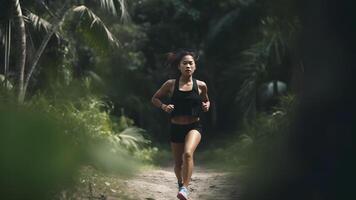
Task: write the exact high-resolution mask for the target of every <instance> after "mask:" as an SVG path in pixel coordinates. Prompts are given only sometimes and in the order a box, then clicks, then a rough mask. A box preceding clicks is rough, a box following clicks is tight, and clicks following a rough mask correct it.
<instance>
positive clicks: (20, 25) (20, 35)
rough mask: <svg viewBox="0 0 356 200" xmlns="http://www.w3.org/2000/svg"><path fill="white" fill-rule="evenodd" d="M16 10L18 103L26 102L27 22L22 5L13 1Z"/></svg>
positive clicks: (15, 0) (17, 0) (17, 1)
mask: <svg viewBox="0 0 356 200" xmlns="http://www.w3.org/2000/svg"><path fill="white" fill-rule="evenodd" d="M11 2H12V6H13V8H14V11H15V12H14V16H15V17H14V32H15V34H16V35H17V37H16V39H15V49H16V54H17V56H16V60H15V68H16V70H19V73H18V101H19V103H22V102H23V101H24V90H23V89H24V87H23V86H24V77H25V63H26V31H25V22H24V19H23V15H22V11H21V5H20V1H19V0H12V1H11Z"/></svg>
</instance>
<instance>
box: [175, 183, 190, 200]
mask: <svg viewBox="0 0 356 200" xmlns="http://www.w3.org/2000/svg"><path fill="white" fill-rule="evenodd" d="M177 198H178V199H180V200H188V189H187V188H186V187H184V186H182V187H181V188H180V189H179V192H178V194H177Z"/></svg>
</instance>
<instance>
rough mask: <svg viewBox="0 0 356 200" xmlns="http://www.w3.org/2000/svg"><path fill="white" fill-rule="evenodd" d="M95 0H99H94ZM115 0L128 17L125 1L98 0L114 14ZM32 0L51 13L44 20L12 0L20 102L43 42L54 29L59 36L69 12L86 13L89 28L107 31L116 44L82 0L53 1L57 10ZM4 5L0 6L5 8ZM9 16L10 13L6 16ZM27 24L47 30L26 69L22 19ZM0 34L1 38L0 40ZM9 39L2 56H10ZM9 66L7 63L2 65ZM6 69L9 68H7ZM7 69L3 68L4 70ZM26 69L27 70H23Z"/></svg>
mask: <svg viewBox="0 0 356 200" xmlns="http://www.w3.org/2000/svg"><path fill="white" fill-rule="evenodd" d="M94 2H98V1H94ZM116 2H117V3H118V4H119V6H120V9H121V18H122V19H125V18H126V17H127V12H126V6H125V1H124V0H99V3H100V7H101V8H103V9H105V10H106V11H107V12H109V13H110V14H113V15H115V16H116V15H117V10H116V7H117V6H116V4H115V3H116ZM34 3H37V4H36V5H37V6H39V5H41V6H43V7H44V8H45V9H46V10H47V11H48V13H49V14H50V18H51V19H50V20H45V18H41V17H40V16H38V15H36V14H34V13H31V12H29V11H27V12H26V13H25V14H24V15H23V12H22V10H23V8H21V5H20V1H19V0H11V6H12V7H13V8H15V9H14V13H15V14H14V16H15V17H14V20H13V23H12V25H13V27H14V32H16V33H18V35H19V36H18V37H17V38H19V40H16V41H17V43H16V46H15V47H14V49H16V50H18V51H19V55H17V58H16V59H15V60H16V61H17V64H16V66H17V68H16V69H18V70H19V76H18V85H17V87H18V100H19V102H20V103H21V102H23V101H24V98H25V96H26V91H27V88H28V84H29V82H30V80H31V77H32V74H33V72H34V71H35V69H36V66H37V64H38V61H39V59H40V57H41V55H42V54H43V52H44V50H45V48H46V46H47V45H48V42H49V41H50V39H51V38H52V36H53V35H54V34H55V33H56V35H57V36H59V37H60V36H61V34H60V33H61V32H63V30H62V28H61V26H62V25H63V22H64V21H65V20H67V19H69V18H70V17H68V16H71V14H72V13H79V15H76V16H77V17H79V18H81V17H82V16H84V15H86V16H87V18H86V19H89V20H91V23H90V24H91V25H90V27H91V28H99V29H102V30H104V33H105V34H106V36H107V38H108V41H109V42H111V43H113V44H114V45H118V40H117V39H116V38H115V36H114V35H113V34H112V33H111V32H110V30H109V29H108V28H107V26H106V25H105V23H104V22H103V21H102V20H101V19H100V18H99V17H98V16H97V15H96V14H95V13H94V12H93V11H92V10H91V9H89V8H88V7H87V6H85V5H83V4H80V3H83V1H77V0H66V1H65V2H64V3H60V4H59V3H58V2H57V3H56V4H55V5H56V7H59V6H60V8H59V9H56V10H51V9H50V8H49V6H48V5H47V4H46V3H45V1H36V2H34ZM5 9H6V8H1V10H5ZM8 18H9V19H10V18H11V17H10V16H8ZM24 19H26V22H27V23H28V24H31V25H34V26H36V27H37V28H39V27H42V28H43V30H46V31H47V32H46V35H45V36H44V37H43V39H42V42H41V44H40V46H39V48H38V49H37V50H36V52H35V53H34V56H33V57H31V58H29V63H30V64H29V66H28V69H27V70H25V63H26V28H25V20H24ZM1 33H4V31H3V30H1V31H0V37H2V38H4V37H5V35H6V34H1ZM2 38H1V40H2ZM8 41H10V40H8ZM10 46H11V44H10V42H8V43H6V44H5V49H6V51H5V53H6V55H5V58H7V59H8V57H9V49H10ZM5 66H8V65H5ZM7 69H8V68H7ZM5 71H6V70H5ZM25 72H27V74H25Z"/></svg>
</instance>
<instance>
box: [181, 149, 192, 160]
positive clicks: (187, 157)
mask: <svg viewBox="0 0 356 200" xmlns="http://www.w3.org/2000/svg"><path fill="white" fill-rule="evenodd" d="M191 159H193V152H190V151H186V152H184V153H183V160H191Z"/></svg>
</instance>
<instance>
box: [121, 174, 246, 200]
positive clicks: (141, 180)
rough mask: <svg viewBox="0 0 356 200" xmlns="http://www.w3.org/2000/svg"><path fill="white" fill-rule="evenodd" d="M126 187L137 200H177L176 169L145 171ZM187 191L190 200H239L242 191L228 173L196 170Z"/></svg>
mask: <svg viewBox="0 0 356 200" xmlns="http://www.w3.org/2000/svg"><path fill="white" fill-rule="evenodd" d="M125 185H126V187H127V191H128V192H129V193H130V194H132V195H134V196H135V198H137V200H177V197H176V195H177V192H178V188H177V181H176V178H175V175H174V173H173V167H172V168H161V169H149V170H145V171H142V172H140V173H139V174H137V175H136V176H135V177H133V178H131V179H129V180H126V181H125ZM188 189H189V191H190V195H189V200H230V199H231V200H238V199H239V192H238V191H239V188H238V186H237V185H236V184H235V183H234V182H233V181H232V176H231V174H230V173H228V172H218V171H215V170H210V169H205V168H202V167H196V168H195V169H194V172H193V176H192V181H191V183H190V185H189V188H188ZM130 196H131V195H130Z"/></svg>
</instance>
